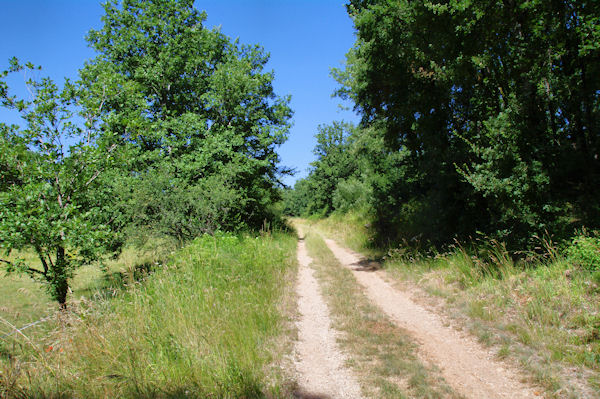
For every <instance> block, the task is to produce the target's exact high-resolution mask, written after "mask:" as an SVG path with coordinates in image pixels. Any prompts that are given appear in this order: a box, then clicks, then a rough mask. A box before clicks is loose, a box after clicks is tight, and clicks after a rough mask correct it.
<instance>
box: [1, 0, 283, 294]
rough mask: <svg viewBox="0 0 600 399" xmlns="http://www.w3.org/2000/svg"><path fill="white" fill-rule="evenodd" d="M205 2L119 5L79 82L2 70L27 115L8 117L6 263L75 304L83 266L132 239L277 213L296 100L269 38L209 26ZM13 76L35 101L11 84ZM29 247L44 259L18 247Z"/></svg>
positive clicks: (183, 235)
mask: <svg viewBox="0 0 600 399" xmlns="http://www.w3.org/2000/svg"><path fill="white" fill-rule="evenodd" d="M193 3H194V2H193V0H169V1H162V0H161V1H159V0H152V1H143V0H123V1H122V2H121V1H118V0H111V1H108V2H107V3H106V4H104V10H105V14H104V16H103V17H102V26H101V28H100V29H98V30H90V32H89V34H88V36H87V38H86V40H87V42H88V43H89V46H90V47H91V48H92V49H94V50H95V51H96V57H95V58H93V59H91V60H88V61H87V62H86V63H85V65H83V66H82V68H81V69H80V71H79V79H78V80H77V81H75V82H72V81H68V80H67V81H65V82H64V84H62V85H58V84H56V83H55V82H53V81H52V80H51V79H49V78H39V75H40V74H41V72H39V69H40V68H38V67H36V66H34V65H32V64H31V63H26V64H23V63H21V62H20V61H19V60H17V59H11V60H10V65H9V67H8V69H7V70H6V71H4V72H3V73H2V74H1V75H0V103H1V105H2V106H3V107H6V108H8V109H12V110H13V111H14V112H16V113H19V114H20V116H21V117H22V123H21V124H19V125H8V124H6V123H1V124H0V154H1V155H0V157H1V158H0V249H2V252H3V253H2V256H0V258H2V264H4V265H5V266H7V270H8V271H9V272H24V273H27V274H29V275H31V276H32V277H34V278H36V279H39V280H41V281H42V282H44V283H45V284H46V285H47V286H48V287H49V290H50V293H51V294H52V296H53V297H54V298H55V299H56V300H57V301H58V302H59V303H61V304H63V305H64V303H65V301H66V296H67V293H68V281H69V279H70V278H71V277H72V275H73V272H74V270H75V269H76V268H77V267H78V266H80V265H82V264H86V263H90V262H96V261H101V260H102V259H105V258H106V257H108V256H111V255H112V254H115V253H116V252H117V251H118V250H119V248H120V247H121V246H122V245H123V243H124V241H125V239H126V238H127V237H130V236H132V235H142V236H149V235H153V234H160V235H168V236H171V237H173V238H174V239H176V240H178V241H180V242H184V241H186V240H189V239H191V238H194V237H196V236H198V235H200V234H202V233H210V234H212V233H213V232H215V231H218V230H221V231H238V230H244V229H260V228H261V226H263V224H264V223H265V221H266V222H269V223H271V224H273V223H277V222H278V218H277V215H276V213H275V212H274V207H273V205H274V203H275V202H276V201H278V200H279V198H280V189H279V186H280V184H279V182H278V179H279V178H280V176H281V174H284V173H287V172H286V171H285V170H283V169H282V168H281V167H280V166H278V163H279V156H278V154H277V153H276V148H277V147H278V146H279V145H280V144H282V143H283V142H284V141H285V140H286V138H287V134H288V129H289V126H290V122H289V120H290V118H291V114H292V112H291V110H290V108H289V98H287V97H280V96H278V95H276V94H275V93H274V90H273V86H272V81H273V74H272V73H271V72H266V71H265V70H264V67H265V64H266V63H267V61H268V55H267V54H266V53H265V52H264V51H263V49H262V48H261V47H259V46H248V45H241V44H239V42H238V41H232V40H231V39H230V38H228V37H227V36H225V35H224V34H222V33H220V31H219V30H218V29H212V30H209V29H207V28H206V27H204V25H203V22H204V20H205V19H206V15H205V14H204V13H203V12H199V11H198V10H196V9H195V8H194V5H193ZM12 74H24V75H25V79H26V82H25V83H26V85H27V87H28V89H29V92H30V93H31V98H29V99H23V98H20V97H19V96H17V95H15V94H13V92H14V91H15V90H11V89H9V86H8V83H7V82H8V81H12V80H9V75H12ZM26 249H33V250H35V252H36V253H37V255H38V257H39V261H40V263H39V264H31V263H28V262H25V260H24V259H20V258H19V257H18V256H17V255H18V253H17V255H14V251H15V250H17V251H18V250H26ZM11 252H13V255H14V256H12V257H9V256H7V255H8V254H10V253H11ZM15 256H16V257H15Z"/></svg>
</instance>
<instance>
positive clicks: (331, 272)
mask: <svg viewBox="0 0 600 399" xmlns="http://www.w3.org/2000/svg"><path fill="white" fill-rule="evenodd" d="M305 231H309V229H308V228H306V229H305ZM306 243H307V248H308V251H309V253H310V255H311V257H312V258H313V261H314V262H313V264H312V267H314V268H315V270H316V271H317V274H316V275H317V278H318V279H319V281H320V283H321V286H322V287H323V293H324V296H325V299H326V301H327V303H328V306H329V309H330V311H331V314H332V318H333V326H334V328H336V329H337V330H338V331H341V332H343V335H342V337H341V341H340V343H341V345H342V348H343V349H344V350H345V352H346V353H347V355H349V362H350V366H351V367H352V368H353V369H354V371H355V373H356V374H357V375H358V376H359V377H360V379H361V382H362V384H361V385H362V386H363V389H365V390H366V393H367V396H368V397H378V398H405V397H421V398H446V397H457V395H456V394H455V393H453V392H452V391H451V389H450V388H449V387H448V386H447V385H446V384H445V383H444V381H443V379H442V378H441V377H440V376H439V373H438V371H437V370H434V369H432V368H431V367H427V366H426V365H424V364H423V363H422V362H421V361H420V360H419V359H418V358H417V356H416V353H415V350H416V345H415V344H414V343H413V342H412V341H411V340H410V339H409V338H408V336H407V335H406V333H405V332H404V331H403V330H401V329H400V328H398V327H396V326H395V325H394V324H393V323H392V322H391V321H389V320H388V319H387V318H386V316H385V315H384V314H383V313H382V312H380V311H379V310H378V309H376V308H375V307H374V306H373V305H371V304H370V302H369V300H368V299H367V298H366V297H365V295H364V294H363V293H362V291H361V289H360V287H359V286H358V284H357V282H356V280H355V279H354V277H353V276H352V273H351V272H350V271H349V270H347V269H345V268H343V267H342V266H341V265H340V264H339V262H338V261H337V260H336V259H335V257H334V255H333V254H332V253H331V251H330V250H329V249H328V248H327V246H326V245H325V242H324V241H323V239H322V238H321V237H320V236H318V235H317V234H315V233H312V234H311V233H309V234H308V235H307V239H306Z"/></svg>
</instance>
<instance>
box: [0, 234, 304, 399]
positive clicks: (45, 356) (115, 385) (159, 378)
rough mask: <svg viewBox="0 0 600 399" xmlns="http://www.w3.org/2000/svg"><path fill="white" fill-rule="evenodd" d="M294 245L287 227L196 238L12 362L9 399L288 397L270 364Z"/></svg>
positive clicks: (280, 325)
mask: <svg viewBox="0 0 600 399" xmlns="http://www.w3.org/2000/svg"><path fill="white" fill-rule="evenodd" d="M295 243H296V240H295V238H294V237H292V236H290V235H286V234H279V233H274V234H272V235H263V236H261V237H254V236H250V235H244V236H234V235H229V234H220V235H217V236H215V237H210V236H205V237H201V238H198V239H196V240H195V241H194V242H192V243H191V244H190V245H188V246H187V247H186V248H184V249H182V250H180V251H178V252H177V253H176V254H175V255H173V257H172V260H171V261H170V262H169V263H168V265H167V266H165V267H163V268H161V269H160V270H158V271H156V272H155V273H154V274H152V276H151V277H149V278H148V279H147V280H146V281H145V282H142V283H137V284H135V285H134V286H133V287H131V288H130V289H129V291H128V292H127V293H126V294H125V295H122V296H119V297H117V298H115V299H113V300H110V301H105V302H103V305H102V306H100V305H95V306H92V307H91V308H88V309H81V311H80V312H79V314H78V316H77V317H71V318H70V319H69V320H68V321H67V322H66V323H65V324H66V326H65V327H64V328H63V329H62V330H61V331H59V332H57V333H56V334H55V335H54V337H52V339H53V341H52V343H51V345H48V344H46V346H45V347H43V348H41V350H40V348H37V350H33V349H32V350H31V352H30V358H29V359H26V358H23V359H13V360H12V361H11V364H10V366H8V367H7V366H5V367H4V370H3V374H2V375H1V376H0V378H4V383H5V385H8V384H10V386H11V388H10V391H8V390H7V391H5V392H2V391H1V390H2V388H0V396H3V394H4V395H5V396H8V397H11V396H12V397H40V398H67V397H68V398H71V397H95V398H115V397H122V398H134V397H135V398H140V397H141V398H154V397H156V398H174V397H219V398H243V397H245V398H254V397H264V396H265V395H269V396H280V395H283V392H285V389H286V388H285V382H284V381H285V378H284V377H283V376H281V375H277V373H273V369H272V368H269V365H270V364H272V363H273V362H274V361H277V356H278V355H277V354H274V353H273V351H272V350H271V348H272V347H273V345H274V342H275V341H277V339H278V337H279V335H280V334H281V332H282V329H283V328H284V324H285V323H284V319H283V317H282V315H281V312H280V311H279V310H280V309H279V308H278V306H279V305H278V304H279V303H280V302H281V301H282V297H283V295H284V294H285V293H286V286H287V284H286V279H288V278H289V276H290V273H291V272H292V271H293V268H294V265H295V260H294V259H295V257H294V251H295ZM269 370H270V371H269ZM9 379H10V380H9ZM1 385H2V381H1V380H0V386H1Z"/></svg>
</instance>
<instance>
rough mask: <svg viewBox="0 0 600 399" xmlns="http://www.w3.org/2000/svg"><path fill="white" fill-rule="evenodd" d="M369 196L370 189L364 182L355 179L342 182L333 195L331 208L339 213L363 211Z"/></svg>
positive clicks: (367, 203)
mask: <svg viewBox="0 0 600 399" xmlns="http://www.w3.org/2000/svg"><path fill="white" fill-rule="evenodd" d="M371 194H372V192H371V187H370V186H369V185H368V183H366V182H365V181H362V180H359V179H358V178H356V177H351V178H349V179H347V180H342V181H340V182H339V184H338V186H337V188H336V189H335V192H334V193H333V207H334V209H335V210H336V211H341V212H349V211H351V210H356V209H365V208H366V207H367V206H368V205H369V198H370V197H371Z"/></svg>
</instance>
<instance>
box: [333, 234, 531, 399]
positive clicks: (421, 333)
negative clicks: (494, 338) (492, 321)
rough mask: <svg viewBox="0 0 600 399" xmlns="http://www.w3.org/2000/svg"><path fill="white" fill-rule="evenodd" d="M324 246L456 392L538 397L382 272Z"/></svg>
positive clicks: (342, 250)
mask: <svg viewBox="0 0 600 399" xmlns="http://www.w3.org/2000/svg"><path fill="white" fill-rule="evenodd" d="M325 242H326V243H327V246H328V247H329V248H330V249H331V251H332V252H333V253H334V255H335V256H336V258H337V259H338V260H339V262H340V263H341V264H342V265H343V266H345V267H348V268H350V269H351V270H352V272H353V274H354V277H355V278H356V280H357V281H358V283H359V284H360V285H362V286H363V288H364V290H365V294H366V295H367V297H368V298H369V299H370V300H371V301H372V302H373V303H374V304H376V305H377V306H378V307H379V308H380V309H382V310H383V311H384V313H386V314H387V315H388V317H389V318H390V319H391V320H392V321H393V322H394V323H396V324H397V325H398V326H400V327H401V328H403V329H405V330H407V331H408V332H409V333H410V334H411V335H412V337H413V339H415V340H416V342H418V343H419V347H420V352H421V354H422V356H424V357H425V358H426V359H427V360H428V361H429V362H432V363H433V364H435V365H436V366H437V367H439V368H440V369H441V372H442V375H443V377H444V378H445V379H446V381H447V383H448V384H449V385H450V386H451V387H452V388H453V389H454V390H455V391H456V392H458V393H460V394H461V395H463V396H464V397H466V398H473V399H481V398H534V397H538V396H536V393H537V392H536V391H535V389H534V388H532V387H530V386H528V385H526V384H524V383H522V382H521V378H520V375H519V373H518V372H517V371H516V370H513V369H511V368H510V367H508V366H507V365H506V364H504V363H502V362H500V361H497V360H496V359H494V358H493V354H492V353H490V351H488V350H486V349H485V348H483V347H482V346H481V345H479V344H478V343H477V342H476V340H475V339H474V338H473V337H471V336H469V335H468V334H466V333H461V332H458V331H457V330H455V329H453V328H451V327H448V326H445V325H444V323H443V322H442V319H441V317H440V316H439V315H437V314H435V313H432V312H430V311H428V310H427V309H425V308H423V307H422V306H420V305H418V304H416V303H415V302H413V301H412V300H411V299H410V296H409V295H408V294H407V293H405V292H402V291H399V290H397V289H395V288H393V287H392V286H391V285H390V284H388V283H387V282H386V281H385V279H384V277H383V276H382V273H385V272H384V271H373V270H370V269H366V268H364V267H362V266H361V257H360V256H359V255H358V254H356V253H354V252H352V251H350V250H348V249H345V248H342V247H340V246H339V245H338V244H337V243H336V242H334V241H332V240H328V239H326V240H325ZM537 394H538V395H539V393H537Z"/></svg>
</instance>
